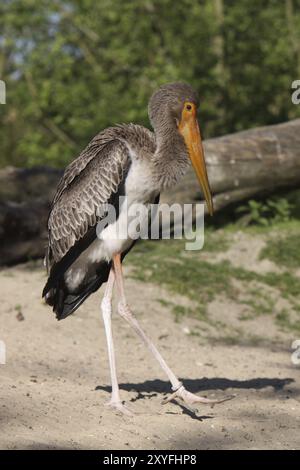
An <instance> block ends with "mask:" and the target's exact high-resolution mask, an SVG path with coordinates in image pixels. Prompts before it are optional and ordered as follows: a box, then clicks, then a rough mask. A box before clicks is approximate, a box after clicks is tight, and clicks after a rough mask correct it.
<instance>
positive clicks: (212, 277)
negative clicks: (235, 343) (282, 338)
mask: <svg viewBox="0 0 300 470" xmlns="http://www.w3.org/2000/svg"><path fill="white" fill-rule="evenodd" d="M237 230H241V228H240V227H239V226H238V225H237V224H228V225H227V226H226V227H224V228H222V229H221V230H220V229H218V230H215V229H213V228H212V227H209V228H208V230H206V238H205V245H204V248H203V250H201V251H186V250H185V240H160V241H150V240H149V241H142V242H140V243H139V244H137V245H136V248H135V250H133V251H132V253H131V255H130V257H129V258H128V261H129V262H130V264H131V266H132V267H133V269H132V271H131V276H132V277H133V278H135V279H137V280H140V281H143V282H150V283H154V284H157V285H159V286H162V287H164V288H165V289H167V290H168V291H169V292H170V294H171V295H170V298H172V294H178V295H180V296H183V297H186V298H187V299H188V300H189V301H192V302H191V304H192V307H190V306H189V307H184V306H181V305H177V303H176V302H175V301H174V302H172V301H171V302H170V301H165V300H163V299H160V302H161V303H162V304H164V305H165V306H168V307H169V308H170V309H171V311H173V313H174V315H175V319H176V320H177V321H180V319H181V318H182V317H183V316H185V315H188V316H193V317H196V318H198V319H201V320H205V321H207V322H208V323H210V321H211V320H210V318H208V314H207V306H208V305H209V303H210V302H212V301H213V300H214V299H215V298H216V297H217V296H219V295H220V294H221V295H222V296H225V297H227V298H229V299H231V300H233V301H235V302H238V303H240V304H243V305H245V306H246V307H247V311H246V312H245V314H243V315H241V316H240V318H239V319H240V320H244V321H247V320H250V319H253V318H255V317H257V316H260V315H273V317H274V321H275V322H276V324H277V325H279V326H280V327H281V328H284V329H287V330H295V331H298V328H299V325H298V322H297V321H292V320H291V318H290V314H289V312H279V313H278V311H277V310H276V300H277V298H280V297H281V298H284V299H286V300H287V301H288V302H289V304H290V305H291V309H292V310H293V312H296V314H299V313H300V282H299V278H298V277H297V276H296V275H295V274H294V273H293V272H292V271H290V270H287V269H285V268H295V267H298V263H299V257H300V250H298V249H297V248H298V246H299V243H298V239H300V222H299V221H294V220H292V221H289V222H286V223H284V224H282V223H278V224H276V225H275V226H274V227H272V231H270V228H266V227H262V226H259V227H256V226H250V227H247V228H244V229H242V230H243V231H245V232H246V233H248V234H249V235H250V236H254V237H255V236H263V237H264V239H266V238H267V245H266V247H265V249H264V250H263V252H262V254H261V258H268V259H271V260H272V261H274V262H276V263H277V264H278V265H279V266H280V267H282V268H284V269H283V272H280V273H277V272H268V273H266V274H260V273H256V272H253V271H250V270H247V269H245V268H241V267H235V266H233V265H232V264H231V263H230V262H229V261H219V262H216V261H215V262H210V261H209V260H210V255H211V257H212V258H213V257H214V255H215V254H216V253H217V252H223V251H226V250H227V249H228V247H229V246H230V243H232V242H231V238H232V235H233V234H234V233H236V231H237ZM277 233H278V234H279V235H280V237H279V236H278V237H277V238H275V235H274V234H277ZM145 255H146V256H145ZM235 280H237V281H239V283H240V285H241V286H242V288H241V289H237V288H236V287H235V286H236V283H235V282H234V281H235ZM268 287H271V288H273V289H274V290H275V294H274V295H273V294H272V293H271V294H270V289H268ZM290 313H291V312H290ZM299 324H300V321H299Z"/></svg>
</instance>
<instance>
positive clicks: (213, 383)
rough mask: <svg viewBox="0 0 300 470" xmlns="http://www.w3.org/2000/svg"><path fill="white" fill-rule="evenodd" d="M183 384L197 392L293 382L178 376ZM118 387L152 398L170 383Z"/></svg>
mask: <svg viewBox="0 0 300 470" xmlns="http://www.w3.org/2000/svg"><path fill="white" fill-rule="evenodd" d="M180 380H181V381H182V382H183V384H184V386H185V387H186V388H187V389H188V390H189V391H190V392H192V393H198V392H200V391H209V390H227V389H242V390H243V389H244V390H245V389H251V388H253V389H255V390H261V389H263V388H266V387H272V388H273V390H274V391H280V390H282V389H283V388H284V387H285V386H286V385H289V384H291V383H293V382H294V379H292V378H289V377H287V378H284V379H279V378H267V377H257V378H254V379H248V380H231V379H226V378H223V377H220V378H219V377H215V378H210V379H209V378H206V377H203V378H201V379H184V378H180ZM119 387H120V389H122V390H125V391H127V392H136V393H137V396H136V397H135V398H134V399H133V401H136V400H140V399H145V398H152V397H153V396H157V395H158V394H160V393H161V394H166V393H170V383H169V382H168V381H165V380H159V379H155V380H145V381H144V382H137V383H120V384H119ZM95 390H103V391H105V392H108V393H110V391H111V387H110V385H97V387H96V388H95Z"/></svg>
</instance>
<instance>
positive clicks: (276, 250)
mask: <svg viewBox="0 0 300 470" xmlns="http://www.w3.org/2000/svg"><path fill="white" fill-rule="evenodd" d="M260 258H261V259H265V258H267V259H270V260H271V261H273V262H274V263H276V264H277V265H278V266H284V267H287V268H292V269H294V268H300V234H299V233H293V234H291V235H286V236H282V235H281V236H280V235H279V238H277V239H271V240H268V242H267V245H266V247H265V248H264V249H263V250H262V252H261V255H260Z"/></svg>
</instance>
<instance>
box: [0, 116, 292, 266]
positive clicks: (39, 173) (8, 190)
mask: <svg viewBox="0 0 300 470" xmlns="http://www.w3.org/2000/svg"><path fill="white" fill-rule="evenodd" d="M204 149H205V155H206V161H207V167H208V174H209V180H210V183H211V188H212V191H213V194H214V204H215V210H216V211H218V210H220V209H222V208H224V207H225V206H227V205H229V204H231V203H236V202H238V201H242V200H245V199H248V198H250V197H256V196H258V195H261V194H263V193H266V192H272V191H274V190H277V189H279V188H284V187H288V188H299V187H300V119H297V120H294V121H290V122H288V123H285V124H279V125H276V126H268V127H261V128H257V129H252V130H249V131H244V132H238V133H236V134H232V135H226V136H224V137H219V138H216V139H209V140H207V141H206V142H205V143H204ZM61 175H62V171H61V170H54V169H50V168H34V169H28V170H27V169H17V168H11V167H10V168H4V169H2V170H0V265H1V264H2V265H4V264H12V263H17V262H20V261H24V260H26V259H30V258H36V257H41V256H43V254H44V247H45V245H46V240H47V233H46V225H47V217H48V212H49V208H50V204H51V200H52V197H53V195H54V192H55V188H56V185H57V183H58V181H59V178H60V177H61ZM161 200H162V201H163V202H169V203H173V202H180V203H191V202H196V201H199V200H201V193H200V188H199V184H198V182H197V180H196V178H195V175H194V173H193V171H192V170H190V171H189V172H188V173H187V175H186V176H185V177H184V178H183V180H182V181H181V182H180V183H179V184H178V185H177V186H176V187H175V188H173V189H172V190H170V191H168V192H166V193H164V194H163V195H162V198H161Z"/></svg>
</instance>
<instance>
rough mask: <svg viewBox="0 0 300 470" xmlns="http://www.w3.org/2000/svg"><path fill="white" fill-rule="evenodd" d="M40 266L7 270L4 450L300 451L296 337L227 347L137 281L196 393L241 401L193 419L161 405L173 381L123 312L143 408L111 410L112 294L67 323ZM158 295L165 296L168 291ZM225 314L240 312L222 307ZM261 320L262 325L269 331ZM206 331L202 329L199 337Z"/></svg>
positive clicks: (132, 380)
mask: <svg viewBox="0 0 300 470" xmlns="http://www.w3.org/2000/svg"><path fill="white" fill-rule="evenodd" d="M44 281H45V274H44V272H43V270H42V268H41V267H35V268H33V267H32V266H31V265H23V266H19V267H15V268H9V269H4V270H2V271H1V272H0V294H1V305H0V312H1V317H0V318H1V327H0V339H1V340H2V341H4V342H5V344H6V352H7V361H6V364H5V365H0V374H1V383H0V448H1V449H281V448H282V449H296V448H299V447H300V368H299V367H300V366H295V365H293V364H292V362H291V343H292V341H293V340H294V339H296V338H294V337H293V336H292V335H288V334H286V335H281V337H280V340H278V342H276V343H275V344H274V343H272V344H271V345H270V343H266V344H265V345H260V346H258V345H255V346H254V345H249V344H248V345H246V344H244V345H243V344H235V345H226V344H224V343H223V342H218V341H216V342H215V343H214V344H213V342H212V341H211V340H210V341H209V340H208V339H206V338H205V335H204V336H201V334H200V336H199V335H193V334H191V333H193V331H195V327H196V325H195V320H193V319H188V318H184V319H183V320H182V321H181V322H180V323H176V322H175V321H174V316H173V315H172V314H171V313H170V312H169V311H168V309H167V308H166V307H163V306H162V305H161V304H160V303H159V302H158V301H156V300H153V298H154V299H157V298H162V296H163V295H164V294H165V295H169V294H167V293H164V292H163V290H162V289H158V287H157V286H151V285H147V286H146V285H144V284H141V283H137V282H135V281H133V280H131V279H129V280H128V281H127V284H126V285H127V291H128V298H129V301H130V303H131V305H132V307H134V309H135V312H136V313H137V315H138V317H139V318H140V321H141V324H142V325H143V326H144V328H145V329H146V331H147V332H148V333H149V335H150V336H151V337H152V338H153V339H154V341H155V342H156V344H157V345H158V347H159V348H160V350H161V352H162V353H163V355H164V356H165V358H166V360H167V362H168V363H169V365H170V366H171V367H172V368H173V369H174V371H176V373H177V374H178V375H179V377H180V378H181V379H182V380H183V382H184V383H185V385H186V387H187V388H189V390H190V391H192V392H194V393H201V394H203V395H205V396H210V397H221V396H223V395H224V394H225V395H228V394H231V393H235V394H236V395H237V396H236V398H235V399H233V400H231V401H228V402H225V403H223V404H221V405H218V406H215V407H214V408H213V409H212V408H211V407H207V406H203V405H202V406H201V407H199V412H200V417H198V418H197V417H195V416H193V415H192V414H191V413H190V412H189V411H186V410H185V409H183V408H182V407H181V406H179V405H178V404H176V403H169V404H167V405H162V404H161V401H162V399H163V398H164V396H165V395H166V394H167V393H169V391H170V387H169V384H168V382H167V380H166V378H165V377H164V375H163V373H162V372H161V370H160V368H159V366H158V365H157V364H156V362H155V360H154V359H153V358H152V357H151V356H150V354H149V352H148V351H147V350H146V349H145V348H144V346H143V345H142V344H141V343H140V341H139V339H138V338H136V337H135V335H134V333H133V332H132V331H131V330H130V327H129V326H128V325H127V324H126V323H125V322H123V320H122V319H120V318H118V317H117V316H116V315H115V317H114V321H113V326H114V336H115V342H116V349H117V360H118V375H119V380H120V386H121V394H122V398H123V399H124V400H125V401H126V402H127V403H128V405H129V406H130V408H131V409H132V410H133V411H135V412H136V415H135V416H134V417H133V418H128V417H124V416H119V415H118V414H116V413H114V412H112V411H111V410H110V409H108V408H106V407H105V406H104V403H105V402H106V401H107V400H108V399H109V392H110V386H109V369H108V362H107V354H106V343H105V337H104V330H103V325H102V319H101V314H100V310H99V305H100V299H101V295H100V294H101V293H102V292H101V293H98V294H96V295H94V296H93V297H92V298H90V299H89V300H88V301H87V302H86V303H85V304H84V306H83V307H82V308H81V309H80V310H79V311H78V312H77V313H76V315H73V316H72V317H70V318H68V319H67V320H64V321H62V322H57V321H56V319H55V317H54V316H53V315H52V313H51V310H50V308H49V307H47V306H45V305H43V303H42V301H41V299H40V294H41V289H42V286H43V283H44ZM158 290H159V292H157V291H158ZM217 308H218V310H220V309H222V315H223V317H224V319H225V318H226V315H227V313H228V312H227V310H228V309H229V306H228V305H226V303H223V304H222V302H219V305H217ZM264 321H266V320H265V319H264V318H259V319H258V320H257V330H259V331H260V330H263V328H264V327H265V324H264ZM197 331H198V330H197Z"/></svg>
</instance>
